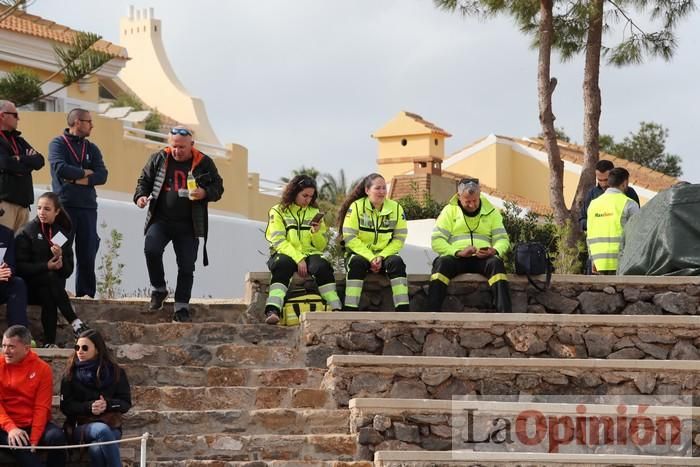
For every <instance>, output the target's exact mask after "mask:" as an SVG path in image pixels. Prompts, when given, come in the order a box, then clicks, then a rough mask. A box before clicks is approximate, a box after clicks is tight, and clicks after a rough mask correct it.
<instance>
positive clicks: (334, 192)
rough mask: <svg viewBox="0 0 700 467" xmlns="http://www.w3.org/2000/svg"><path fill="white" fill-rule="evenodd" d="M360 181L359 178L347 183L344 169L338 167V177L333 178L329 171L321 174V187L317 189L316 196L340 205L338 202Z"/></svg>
mask: <svg viewBox="0 0 700 467" xmlns="http://www.w3.org/2000/svg"><path fill="white" fill-rule="evenodd" d="M360 181H361V179H359V180H355V181H354V182H352V183H350V184H348V181H347V179H346V178H345V170H343V169H340V173H339V174H338V178H335V177H334V176H333V175H331V174H329V173H325V174H323V175H322V176H321V187H320V188H319V190H318V196H319V198H320V199H322V200H324V201H328V202H330V203H332V204H335V205H338V206H340V203H342V202H343V200H344V199H345V197H346V196H347V195H348V194H349V193H350V192H351V191H352V190H353V188H355V186H356V185H357V184H358V183H359V182H360Z"/></svg>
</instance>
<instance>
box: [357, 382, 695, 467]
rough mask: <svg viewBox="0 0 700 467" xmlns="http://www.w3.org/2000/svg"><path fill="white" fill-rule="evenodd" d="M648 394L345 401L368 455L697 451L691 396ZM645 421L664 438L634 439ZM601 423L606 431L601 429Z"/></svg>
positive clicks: (674, 453)
mask: <svg viewBox="0 0 700 467" xmlns="http://www.w3.org/2000/svg"><path fill="white" fill-rule="evenodd" d="M513 399H514V400H513ZM647 399H648V398H646V397H633V396H620V397H602V396H589V397H587V396H581V395H576V396H544V397H531V396H519V397H518V396H516V397H515V398H512V397H507V396H506V397H503V398H500V400H495V401H494V400H484V398H481V397H472V398H469V399H468V400H459V399H453V400H426V399H372V398H366V399H365V398H360V399H352V400H351V401H350V431H351V433H357V434H358V435H359V436H358V442H359V444H360V456H361V457H362V458H364V459H367V460H369V459H372V458H373V454H374V452H377V451H382V450H388V449H396V448H397V446H400V447H401V448H402V449H407V450H413V449H424V450H427V451H445V450H451V451H455V450H474V451H482V452H488V451H499V452H500V451H503V450H506V451H509V452H515V451H519V452H544V453H547V452H553V453H557V452H559V453H565V454H601V453H604V454H635V455H656V456H659V455H671V456H692V454H693V452H700V446H699V445H700V438H698V439H697V440H694V438H693V436H694V432H693V425H694V424H695V425H697V426H700V410H698V408H697V407H693V406H692V400H691V399H692V398H690V397H688V398H686V399H687V400H682V399H681V400H679V401H667V405H663V406H659V405H648V404H647V402H648V401H647ZM543 401H546V402H543ZM621 415H622V418H621ZM647 421H648V423H649V424H650V425H649V426H650V427H651V428H653V431H652V432H650V433H658V434H659V435H660V436H661V438H656V437H655V436H650V437H648V438H645V437H644V435H639V436H638V437H637V438H636V439H639V440H640V441H638V442H637V443H635V442H632V440H633V439H635V438H634V436H635V435H638V434H639V432H638V431H637V428H635V427H641V426H643V423H647ZM633 422H634V423H633ZM519 424H521V425H519ZM523 427H526V429H523ZM603 427H605V431H601V430H600V429H599V428H603ZM567 429H568V430H569V431H568V432H567V431H566V430H567ZM639 431H640V432H641V431H644V430H643V429H640V430H639ZM676 434H677V435H678V436H677V437H675V438H674V436H676ZM506 440H508V441H507V442H506V443H505V444H504V443H503V441H506ZM579 440H581V441H584V442H578V441H579Z"/></svg>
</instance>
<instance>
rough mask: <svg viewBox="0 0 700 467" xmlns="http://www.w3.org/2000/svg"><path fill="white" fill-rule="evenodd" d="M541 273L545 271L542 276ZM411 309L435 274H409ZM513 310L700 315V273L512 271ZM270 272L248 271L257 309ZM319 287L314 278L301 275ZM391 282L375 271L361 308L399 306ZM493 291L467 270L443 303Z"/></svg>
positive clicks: (462, 304)
mask: <svg viewBox="0 0 700 467" xmlns="http://www.w3.org/2000/svg"><path fill="white" fill-rule="evenodd" d="M540 279H543V277H541V276H540ZM408 280H409V296H410V297H411V311H434V310H427V288H428V287H427V286H428V283H429V281H430V276H429V275H426V274H409V276H408ZM509 281H510V287H511V295H512V299H513V312H516V313H563V314H571V313H580V314H625V315H661V314H674V315H695V314H698V304H699V302H700V277H649V276H582V275H556V274H555V275H554V276H553V277H552V285H551V287H550V289H549V290H547V291H546V292H540V291H538V290H536V289H535V288H534V287H532V286H531V285H529V283H528V281H527V278H525V277H522V276H515V275H509ZM269 282H270V274H269V273H249V274H248V275H247V276H246V300H247V301H248V302H249V303H253V302H255V303H256V304H257V305H256V306H257V313H259V314H260V315H261V316H262V308H263V306H264V303H265V299H266V298H267V293H268V288H269ZM336 282H337V284H338V289H339V292H340V293H341V297H342V296H343V295H344V292H345V281H344V276H342V275H336ZM295 283H296V284H305V286H306V287H307V288H313V287H314V283H313V281H302V280H300V279H299V278H297V279H296V280H295ZM393 308H394V306H393V303H392V300H391V288H390V286H389V281H388V279H386V277H384V276H379V275H375V274H370V275H369V276H368V279H367V280H366V281H365V286H364V290H363V293H362V299H361V301H360V309H361V310H366V311H380V310H382V311H388V310H393ZM492 309H493V306H492V304H491V292H490V289H489V287H488V284H487V282H486V279H484V277H482V276H480V275H478V274H463V275H461V276H458V277H457V278H455V279H454V280H453V281H452V282H451V283H450V286H449V288H448V297H447V298H446V299H445V302H444V303H443V311H447V312H482V311H491V310H492Z"/></svg>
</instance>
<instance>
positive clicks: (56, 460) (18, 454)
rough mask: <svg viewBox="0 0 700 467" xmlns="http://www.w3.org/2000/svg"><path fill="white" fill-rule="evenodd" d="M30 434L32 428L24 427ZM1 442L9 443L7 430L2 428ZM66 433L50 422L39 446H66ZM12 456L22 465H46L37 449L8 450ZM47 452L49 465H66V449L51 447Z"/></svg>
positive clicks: (62, 466)
mask: <svg viewBox="0 0 700 467" xmlns="http://www.w3.org/2000/svg"><path fill="white" fill-rule="evenodd" d="M23 430H24V431H26V432H27V433H28V434H31V431H32V430H31V428H23ZM0 444H2V445H7V432H6V431H3V430H0ZM65 444H66V435H65V434H64V433H63V430H61V429H60V428H59V427H57V426H56V425H54V424H53V423H51V422H49V423H47V424H46V428H44V434H43V435H42V436H41V439H40V440H39V446H65ZM5 452H9V453H10V454H11V455H12V457H14V458H15V461H17V464H19V465H20V466H21V467H44V463H43V462H42V461H41V459H40V457H39V455H38V453H39V452H41V451H37V452H36V453H33V452H31V451H29V450H26V449H22V450H16V451H13V450H7V451H5ZM45 452H46V453H47V457H46V466H47V467H64V466H65V465H66V451H65V450H63V449H50V450H46V451H45Z"/></svg>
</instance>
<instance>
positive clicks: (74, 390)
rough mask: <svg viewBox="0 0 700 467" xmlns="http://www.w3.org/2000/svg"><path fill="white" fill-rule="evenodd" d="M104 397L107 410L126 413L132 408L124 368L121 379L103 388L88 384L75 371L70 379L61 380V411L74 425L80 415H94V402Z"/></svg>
mask: <svg viewBox="0 0 700 467" xmlns="http://www.w3.org/2000/svg"><path fill="white" fill-rule="evenodd" d="M100 396H102V397H104V399H105V400H106V401H107V412H121V413H126V412H127V411H128V410H129V409H130V408H131V388H130V386H129V380H128V379H127V377H126V372H125V371H124V369H122V368H119V381H116V382H115V383H114V384H112V385H110V386H107V387H106V388H103V389H97V388H96V387H92V386H86V385H84V384H83V383H81V382H80V381H78V379H77V378H76V377H75V371H74V372H73V375H72V377H71V379H70V381H69V380H68V377H67V376H64V377H63V379H62V380H61V412H63V413H64V414H65V416H66V418H67V420H66V421H67V422H68V423H69V424H72V425H74V424H75V420H76V417H78V416H79V415H88V416H89V415H92V403H93V402H95V401H96V400H98V399H99V398H100Z"/></svg>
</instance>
